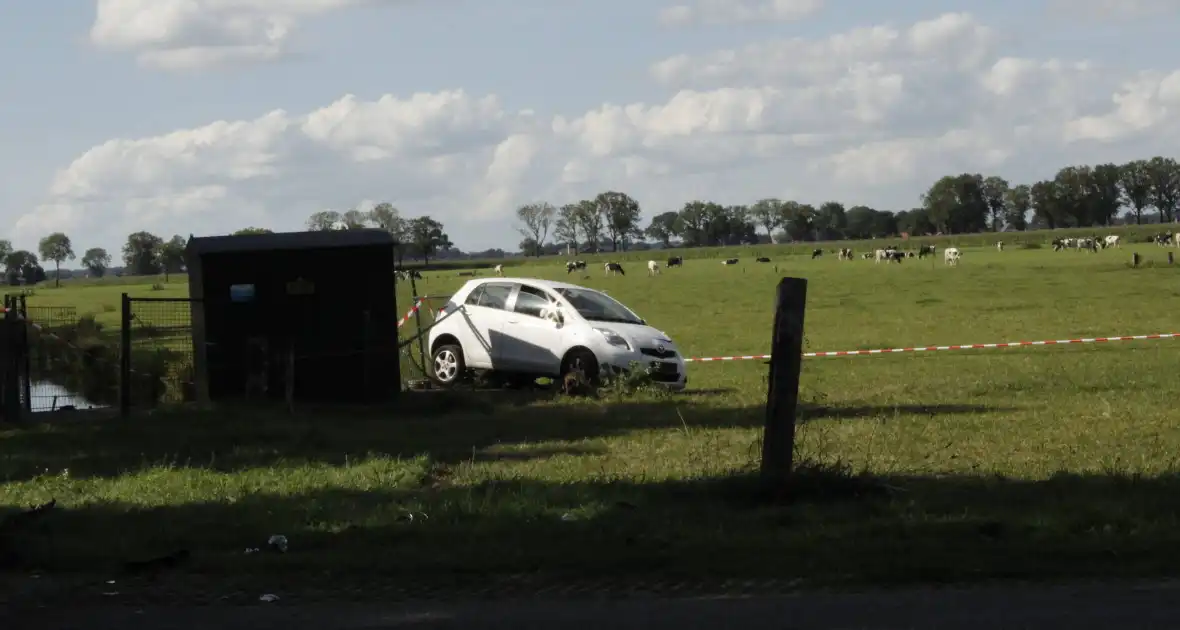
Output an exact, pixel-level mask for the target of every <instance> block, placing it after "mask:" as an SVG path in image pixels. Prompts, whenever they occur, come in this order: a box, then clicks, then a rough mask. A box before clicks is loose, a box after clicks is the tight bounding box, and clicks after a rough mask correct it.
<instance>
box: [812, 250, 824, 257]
mask: <svg viewBox="0 0 1180 630" xmlns="http://www.w3.org/2000/svg"><path fill="white" fill-rule="evenodd" d="M823 255H824V250H822V249H813V250H811V259H812V260H815V259H816V258H819V257H820V256H823Z"/></svg>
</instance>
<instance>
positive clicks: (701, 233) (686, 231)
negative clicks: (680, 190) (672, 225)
mask: <svg viewBox="0 0 1180 630" xmlns="http://www.w3.org/2000/svg"><path fill="white" fill-rule="evenodd" d="M711 205H716V204H712V203H710V202H706V201H689V202H687V203H685V204H684V207H683V208H681V209H680V213H679V214H680V224H681V226H682V228H681V229H682V230H683V233H682V234H681V237H682V238H683V239H684V244H685V245H687V246H689V247H700V246H702V245H708V244H709V241H708V234H707V233H706V232H705V226H706V225H707V224H708V223H709V207H710V206H711Z"/></svg>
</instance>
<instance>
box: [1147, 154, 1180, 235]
mask: <svg viewBox="0 0 1180 630" xmlns="http://www.w3.org/2000/svg"><path fill="white" fill-rule="evenodd" d="M1147 169H1148V173H1150V174H1151V205H1153V206H1155V209H1156V210H1159V211H1160V223H1163V222H1165V221H1168V222H1170V221H1173V220H1175V218H1176V213H1177V210H1180V162H1177V161H1176V160H1174V159H1172V158H1165V157H1154V158H1151V160H1150V161H1149V162H1148V163H1147Z"/></svg>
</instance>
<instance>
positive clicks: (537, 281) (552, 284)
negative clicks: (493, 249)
mask: <svg viewBox="0 0 1180 630" xmlns="http://www.w3.org/2000/svg"><path fill="white" fill-rule="evenodd" d="M468 282H469V283H470V285H471V286H473V287H474V286H478V285H481V284H487V283H489V282H507V283H521V284H524V283H527V284H531V285H533V286H538V287H543V288H546V289H553V290H557V289H581V290H583V291H595V292H597V293H602V291H599V290H598V289H590V288H588V287H582V286H578V285H576V284H570V283H568V282H558V281H556V280H544V279H542V278H500V277H495V278H478V279H476V280H469V281H468Z"/></svg>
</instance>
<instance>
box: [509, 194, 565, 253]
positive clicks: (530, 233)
mask: <svg viewBox="0 0 1180 630" xmlns="http://www.w3.org/2000/svg"><path fill="white" fill-rule="evenodd" d="M555 216H557V208H554V207H553V205H552V204H549V203H544V202H542V203H530V204H528V205H524V206H521V207H519V208H517V209H516V218H517V219H519V220H520V223H521V226H522V227H520V228H519V229H518V230H517V231H519V232H520V234H521V236H524V237H525V239H526V240H529V239H531V241H532V247H533V255H534V256H538V257H540V255H541V248H542V247H544V246H545V239H547V238H549V226H551V225H552V224H553V217H555ZM524 253H525V255H526V256H527V255H528V254H529V251H528V250H524Z"/></svg>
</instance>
